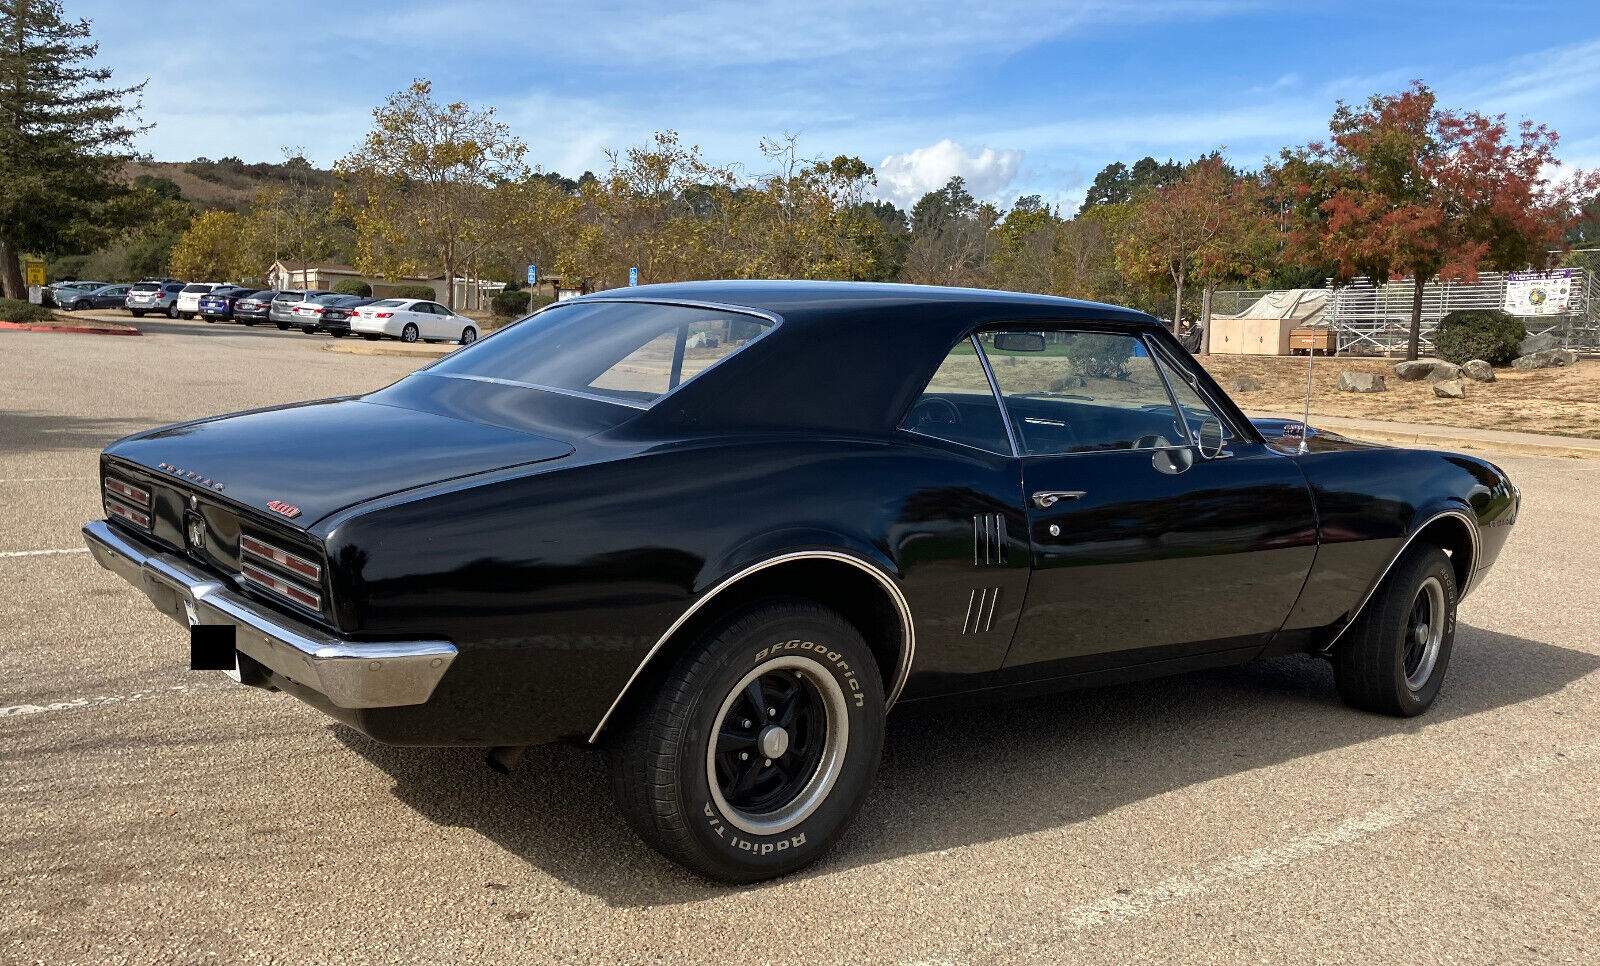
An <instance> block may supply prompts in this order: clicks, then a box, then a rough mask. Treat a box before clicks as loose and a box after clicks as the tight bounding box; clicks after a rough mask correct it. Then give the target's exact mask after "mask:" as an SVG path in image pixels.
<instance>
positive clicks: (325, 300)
mask: <svg viewBox="0 0 1600 966" xmlns="http://www.w3.org/2000/svg"><path fill="white" fill-rule="evenodd" d="M349 297H350V296H348V295H333V294H329V295H319V296H317V297H316V298H314V299H312V300H311V301H313V302H315V303H317V304H318V305H337V304H338V303H339V302H340V301H342V300H343V299H347V298H349Z"/></svg>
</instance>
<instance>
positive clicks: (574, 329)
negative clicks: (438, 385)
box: [428, 302, 772, 406]
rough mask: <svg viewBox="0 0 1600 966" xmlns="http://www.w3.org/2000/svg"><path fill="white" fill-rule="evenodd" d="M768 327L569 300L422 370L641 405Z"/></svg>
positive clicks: (714, 314) (722, 314) (730, 316)
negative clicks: (480, 346) (565, 303)
mask: <svg viewBox="0 0 1600 966" xmlns="http://www.w3.org/2000/svg"><path fill="white" fill-rule="evenodd" d="M771 328H772V322H771V321H770V320H768V319H764V318H759V317H756V316H752V315H745V314H743V313H740V312H728V311H723V310H718V309H701V308H692V307H688V306H679V305H654V304H648V303H643V302H572V303H569V304H567V305H561V306H557V307H555V308H551V309H549V310H547V311H545V312H541V313H540V314H538V315H536V316H533V317H531V318H529V319H527V320H526V321H524V322H519V323H517V324H516V325H514V326H512V327H511V328H508V329H506V330H504V331H503V332H500V333H497V334H496V335H495V337H494V338H493V339H492V340H485V341H484V342H482V343H479V344H478V345H472V346H469V347H467V348H464V349H460V350H457V351H456V352H455V353H454V354H452V355H449V356H446V357H445V358H444V359H443V360H441V361H439V362H437V363H435V364H434V365H433V366H431V367H429V369H428V372H429V373H430V374H432V375H451V376H459V377H467V378H474V377H475V378H482V379H494V380H499V381H504V382H511V383H515V384H517V385H523V386H528V387H529V388H533V389H552V390H556V391H558V392H570V393H575V394H578V395H583V396H594V397H599V398H602V399H606V400H608V401H614V402H620V403H624V404H627V405H632V406H647V405H649V404H650V403H652V402H654V401H655V400H656V399H659V398H660V397H661V396H663V395H665V394H667V393H669V392H671V391H672V390H674V389H676V388H678V386H680V385H682V384H684V383H686V382H688V381H689V380H690V379H693V378H694V377H695V376H696V375H698V374H700V373H701V372H704V371H705V370H706V369H708V368H710V367H711V366H713V365H715V364H716V363H718V362H721V361H722V360H723V359H725V358H727V357H728V356H730V355H732V354H734V353H735V352H738V351H739V349H741V348H743V347H744V346H746V345H748V344H749V343H750V342H752V341H754V340H755V339H757V338H759V337H761V336H762V335H763V334H765V333H766V332H767V331H768V330H770V329H771ZM491 342H492V345H491V344H490V343H491ZM479 345H485V346H489V348H488V349H486V350H485V349H480V348H479Z"/></svg>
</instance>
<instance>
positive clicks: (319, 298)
mask: <svg viewBox="0 0 1600 966" xmlns="http://www.w3.org/2000/svg"><path fill="white" fill-rule="evenodd" d="M50 291H51V297H52V298H53V299H54V300H55V303H56V305H57V306H59V307H61V308H63V309H67V310H68V311H82V310H87V309H111V308H125V309H127V310H128V311H129V312H131V313H133V315H134V316H135V317H136V318H142V317H143V316H145V315H146V314H156V315H166V316H167V317H168V318H173V319H193V318H197V317H198V318H203V319H205V320H206V321H207V322H238V323H240V324H241V325H257V324H260V323H268V324H272V325H276V326H277V327H278V328H280V329H284V330H288V329H290V328H298V329H300V331H302V332H304V333H306V334H307V335H310V334H312V333H316V332H326V333H328V334H329V335H332V336H335V337H339V338H342V337H344V336H347V335H350V334H352V333H354V334H356V335H360V336H363V337H365V338H367V339H381V338H383V337H385V336H389V337H392V338H396V339H399V340H400V341H402V342H416V341H418V340H422V341H425V342H460V343H461V344H462V345H466V344H468V343H471V342H476V341H477V340H478V335H479V331H478V323H476V322H474V321H473V320H472V319H469V318H467V317H466V316H463V315H458V314H456V313H455V312H452V311H451V310H450V309H448V308H446V307H444V306H443V305H440V304H439V303H438V302H430V301H428V300H426V299H379V298H366V297H363V296H359V295H341V294H339V293H337V292H328V291H322V290H320V289H264V290H258V289H253V288H246V287H244V286H240V285H231V284H227V283H218V282H180V281H178V280H177V279H170V278H157V279H150V278H147V279H145V280H144V281H142V282H139V283H138V284H135V285H104V284H102V283H100V282H58V283H56V284H55V285H52V286H50Z"/></svg>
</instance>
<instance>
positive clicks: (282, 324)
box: [278, 322, 289, 332]
mask: <svg viewBox="0 0 1600 966" xmlns="http://www.w3.org/2000/svg"><path fill="white" fill-rule="evenodd" d="M278 331H280V332H288V331H289V323H287V322H279V323H278Z"/></svg>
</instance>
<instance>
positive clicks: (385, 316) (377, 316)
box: [372, 312, 394, 319]
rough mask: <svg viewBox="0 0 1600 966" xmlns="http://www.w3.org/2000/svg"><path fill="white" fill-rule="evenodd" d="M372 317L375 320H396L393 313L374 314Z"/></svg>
mask: <svg viewBox="0 0 1600 966" xmlns="http://www.w3.org/2000/svg"><path fill="white" fill-rule="evenodd" d="M372 317H373V318H375V319H392V318H394V313H393V312H377V313H374V314H373V316H372Z"/></svg>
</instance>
